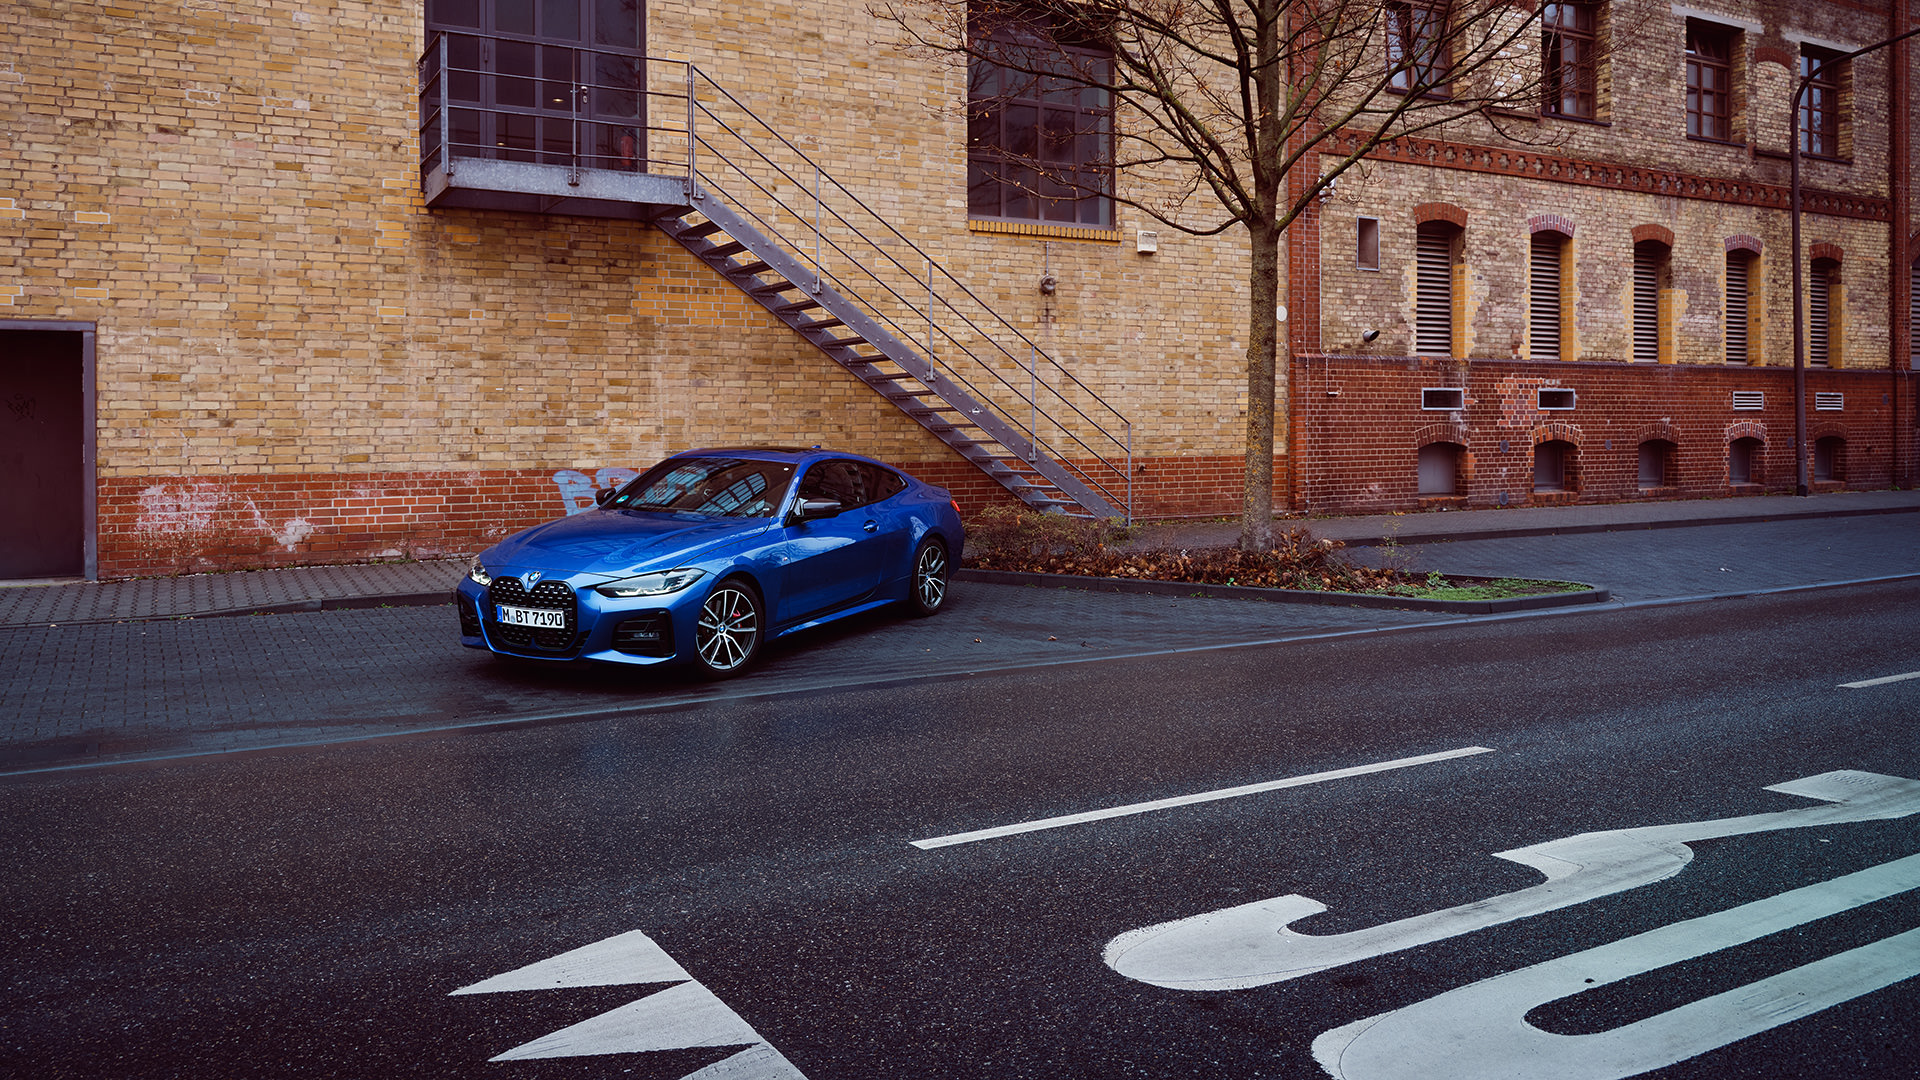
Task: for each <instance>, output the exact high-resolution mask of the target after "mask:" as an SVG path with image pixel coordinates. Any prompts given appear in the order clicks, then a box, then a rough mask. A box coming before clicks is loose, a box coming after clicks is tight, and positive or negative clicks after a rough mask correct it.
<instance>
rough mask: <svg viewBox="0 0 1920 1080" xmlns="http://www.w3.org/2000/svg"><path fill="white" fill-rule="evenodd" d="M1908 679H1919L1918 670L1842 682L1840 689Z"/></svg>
mask: <svg viewBox="0 0 1920 1080" xmlns="http://www.w3.org/2000/svg"><path fill="white" fill-rule="evenodd" d="M1908 679H1920V671H1909V672H1907V673H1906V674H1905V675H1882V676H1881V677H1880V678H1878V679H1861V680H1860V681H1859V682H1843V683H1841V684H1840V689H1842V690H1860V689H1864V688H1865V687H1869V686H1885V685H1886V684H1887V683H1891V682H1906V681H1907V680H1908Z"/></svg>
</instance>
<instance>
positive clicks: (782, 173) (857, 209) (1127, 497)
mask: <svg viewBox="0 0 1920 1080" xmlns="http://www.w3.org/2000/svg"><path fill="white" fill-rule="evenodd" d="M581 51H582V52H583V53H585V52H587V50H581ZM447 57H448V53H447V51H446V49H445V47H444V46H441V51H440V52H439V54H438V55H435V54H433V52H432V46H431V45H430V49H429V57H428V58H424V59H423V62H422V71H423V79H422V110H421V111H422V131H423V138H422V153H423V179H424V180H425V182H426V184H427V186H428V189H429V194H430V201H432V199H433V198H434V197H435V192H436V191H438V192H439V193H440V197H443V198H444V199H445V200H446V201H447V204H448V205H486V202H485V201H484V200H487V199H496V198H508V197H511V198H514V199H520V200H526V199H541V200H545V201H546V204H549V205H552V206H554V207H555V208H556V209H558V210H560V212H575V213H583V212H584V213H603V214H608V215H613V216H634V217H644V218H646V219H648V220H650V221H652V223H653V224H654V225H655V226H656V227H658V228H659V229H660V230H661V231H663V232H664V233H666V234H667V235H668V236H670V237H672V238H673V239H674V240H675V241H676V242H677V243H679V244H680V245H681V246H682V247H684V248H685V249H686V250H687V251H688V252H690V253H691V254H692V255H693V256H694V257H696V258H698V259H699V260H700V261H701V262H702V263H704V264H706V265H707V266H709V267H711V268H712V269H713V270H714V271H715V272H716V273H718V274H719V275H720V276H722V277H724V278H726V279H727V280H728V281H731V282H733V283H734V285H736V286H738V287H739V288H740V289H741V290H742V291H743V292H744V293H745V294H746V295H748V296H750V297H752V298H753V299H754V300H755V301H756V302H757V303H759V304H760V305H761V306H762V307H764V308H766V310H767V311H768V312H770V313H771V314H772V315H773V316H774V317H775V318H777V319H779V320H780V321H781V322H782V323H784V324H786V325H787V326H789V327H791V328H792V329H793V331H794V332H795V333H797V334H799V335H800V337H801V338H803V339H804V340H806V341H807V342H809V343H810V344H812V345H813V346H814V347H815V348H817V349H819V350H820V352H821V353H822V354H823V355H825V356H826V357H827V358H828V359H830V360H832V361H833V362H834V363H836V364H838V365H839V366H841V367H842V368H844V369H845V370H846V371H847V372H848V373H850V374H852V375H853V376H854V377H855V378H858V379H859V380H860V381H862V382H864V383H866V384H867V385H868V386H870V387H872V388H873V390H874V392H875V393H877V394H879V395H880V396H881V397H883V398H885V399H886V400H888V401H889V402H891V403H893V405H894V406H896V407H897V408H899V409H900V410H901V412H903V413H905V414H906V415H907V416H909V417H911V418H912V419H913V420H914V421H915V422H916V423H918V424H919V425H920V426H921V427H923V428H925V429H926V430H927V431H928V432H930V433H932V434H933V435H934V436H935V437H936V438H938V439H940V441H941V442H943V443H945V444H946V445H947V446H949V447H951V448H952V449H953V450H954V452H955V453H957V454H959V455H960V456H961V457H962V458H964V459H966V460H967V461H969V462H971V463H972V464H973V465H974V466H975V467H977V468H979V469H980V470H981V471H982V472H984V473H985V474H986V475H987V476H989V477H991V478H992V479H993V480H995V481H996V482H998V483H999V484H1000V485H1002V486H1003V487H1005V488H1006V489H1007V490H1008V491H1009V492H1011V493H1012V494H1013V495H1015V496H1016V497H1018V498H1019V499H1020V500H1021V501H1022V502H1023V503H1025V504H1026V505H1027V506H1029V507H1032V508H1034V509H1036V510H1043V511H1057V512H1062V513H1068V514H1076V515H1090V516H1096V517H1126V518H1131V516H1132V502H1133V498H1132V495H1133V489H1132V477H1133V462H1132V425H1131V423H1130V422H1129V421H1128V420H1127V419H1126V417H1124V416H1122V415H1121V414H1120V413H1119V412H1118V411H1117V410H1116V409H1114V408H1113V406H1111V405H1110V404H1108V403H1107V402H1106V401H1105V400H1103V399H1102V398H1101V397H1100V396H1099V395H1098V394H1096V393H1095V392H1094V391H1093V390H1092V388H1091V387H1089V386H1087V385H1086V384H1085V383H1083V382H1082V381H1081V380H1080V379H1079V378H1077V377H1075V376H1074V375H1073V374H1072V373H1071V372H1069V371H1067V370H1066V368H1065V367H1064V366H1062V364H1061V363H1060V361H1059V360H1057V359H1056V358H1054V357H1053V356H1051V355H1049V354H1048V353H1047V351H1046V350H1044V349H1042V348H1041V347H1040V346H1039V345H1037V344H1036V343H1035V342H1034V341H1033V340H1032V339H1031V338H1030V337H1029V336H1028V335H1027V334H1026V333H1025V332H1023V331H1022V330H1021V329H1019V328H1018V327H1016V326H1014V325H1013V324H1012V323H1010V322H1008V321H1007V320H1006V319H1005V318H1003V317H1001V316H1000V315H999V314H998V313H996V312H995V311H994V310H993V309H992V307H991V306H990V305H988V304H986V303H985V302H984V301H982V300H981V299H980V297H979V296H977V295H976V294H975V293H974V292H973V291H972V290H971V289H969V288H968V287H967V286H966V285H965V284H964V283H962V282H961V281H960V280H959V279H958V278H956V277H955V276H954V275H953V274H952V273H950V272H948V270H947V269H946V268H944V267H942V266H940V265H939V264H938V263H937V262H936V261H935V260H934V259H933V258H932V257H931V256H929V255H927V254H926V253H925V252H924V251H922V250H921V249H920V248H919V247H918V246H917V245H915V244H914V243H913V242H912V241H911V240H909V239H908V238H907V237H906V236H905V235H903V234H902V233H901V232H900V231H899V230H898V229H897V228H895V227H894V226H893V225H892V224H891V223H889V222H888V221H887V220H886V219H884V218H883V217H882V216H881V215H880V214H878V213H876V212H874V211H873V210H872V209H871V208H870V207H868V206H867V204H866V203H865V202H863V201H862V200H861V199H860V198H859V197H857V196H855V195H854V194H853V193H852V192H851V191H850V190H848V189H847V188H846V187H844V186H843V185H841V184H840V183H839V182H837V181H836V180H834V179H833V178H832V177H831V176H829V175H828V174H827V173H826V172H825V171H823V170H822V169H821V168H820V166H819V165H818V164H817V163H816V162H814V161H813V160H812V159H811V158H810V157H808V156H807V155H806V154H805V153H803V152H802V151H801V150H800V149H799V148H798V147H796V146H794V145H793V144H792V143H791V142H790V141H788V140H787V139H785V138H784V137H782V136H781V135H780V134H779V133H778V132H777V131H775V130H774V129H773V128H772V127H771V126H769V125H768V124H766V123H765V122H764V121H762V120H761V119H760V118H759V117H758V116H756V115H755V114H754V113H753V112H752V111H751V110H750V109H748V108H747V107H746V106H745V105H744V104H743V103H742V102H740V101H739V100H738V99H737V98H735V97H734V96H733V95H731V94H729V93H728V92H727V91H726V90H725V89H723V88H721V87H720V86H719V85H718V84H716V83H714V82H713V81H712V80H711V79H709V78H707V76H706V75H705V74H704V73H703V72H701V71H700V70H699V69H698V68H696V67H694V66H693V65H691V64H687V63H684V62H681V61H665V60H652V59H649V60H648V61H647V62H646V66H645V69H644V70H645V75H644V78H645V80H646V87H645V94H644V102H645V106H644V108H643V109H641V110H640V115H639V116H637V117H635V118H634V120H636V121H637V124H635V123H634V121H626V123H627V124H629V125H631V126H627V127H621V128H618V129H617V131H619V132H631V131H635V130H644V133H645V136H646V138H645V146H644V156H643V159H642V161H641V163H640V165H639V167H638V168H637V169H632V168H631V167H629V169H630V171H626V172H622V171H620V170H619V169H617V168H607V167H606V166H608V165H609V164H612V162H611V161H609V160H608V158H607V156H606V155H604V154H600V155H596V154H594V153H593V152H592V150H593V148H595V147H599V146H604V145H610V144H611V142H612V139H611V138H610V135H611V134H612V133H613V132H614V130H615V129H612V128H610V127H609V125H608V124H607V123H606V122H604V121H600V120H595V119H593V118H591V117H583V118H582V119H581V120H580V121H579V126H578V131H579V133H578V134H576V136H575V137H574V139H573V142H574V144H575V145H576V146H579V147H584V148H586V149H585V151H584V152H580V153H577V154H576V155H575V156H573V157H572V158H571V159H563V160H561V161H557V162H554V163H549V164H543V163H544V162H545V157H544V156H543V157H542V159H541V161H540V162H535V163H533V164H527V163H525V160H524V157H523V158H522V160H521V162H520V163H518V164H516V165H515V171H513V172H512V173H511V174H509V173H507V172H506V171H505V167H504V165H499V164H490V162H491V161H492V160H493V159H496V158H498V157H499V156H502V155H501V154H500V152H499V151H496V150H493V149H492V148H490V147H488V146H484V145H477V144H476V145H473V146H471V147H469V150H470V151H471V156H470V157H469V156H468V155H463V154H462V153H461V152H460V147H458V146H456V145H453V144H454V143H455V142H456V140H454V139H453V138H452V137H451V136H444V135H440V134H439V133H441V132H443V131H445V130H448V129H450V128H452V127H454V126H456V123H457V122H458V121H459V119H460V117H459V115H458V114H459V113H460V112H461V111H462V106H461V104H460V102H458V101H455V100H451V99H449V98H448V97H447V96H446V91H445V89H444V87H445V86H446V85H447V83H448V82H449V81H450V80H448V79H436V80H433V81H432V82H431V83H430V82H429V78H430V75H429V74H428V73H429V72H430V71H433V72H437V71H446V72H448V73H449V74H461V72H459V70H458V69H456V68H453V67H451V66H449V62H448V59H447ZM576 66H577V69H578V70H580V71H592V70H595V65H593V64H592V63H589V62H587V61H585V60H583V61H582V62H580V63H579V64H577V65H576ZM482 74H483V73H482ZM430 87H439V88H441V89H440V91H439V92H440V95H441V98H440V100H439V101H438V102H437V103H434V107H435V108H437V109H438V112H437V113H434V114H433V115H437V116H448V117H451V118H452V121H450V122H446V123H437V124H436V123H435V122H433V121H430V120H429V115H430V108H429V105H430V103H429V101H428V95H429V93H431V92H432V90H431V89H430ZM602 89H604V88H601V87H595V86H592V85H582V86H581V87H580V88H579V94H578V95H577V96H578V97H579V98H580V99H581V100H582V101H586V100H589V99H593V98H594V97H595V95H596V94H597V93H598V91H600V90H602ZM466 111H469V112H472V111H476V110H474V109H471V108H469V109H467V110H466ZM596 128H605V129H607V130H599V131H596ZM429 136H434V137H438V138H440V139H441V140H442V141H441V142H440V143H439V145H438V146H437V147H435V146H433V145H431V144H430V143H429ZM434 150H437V153H438V158H437V161H438V165H437V166H435V165H434V164H433V161H434V159H433V158H432V157H431V156H430V151H434ZM543 153H544V152H543ZM562 165H564V166H565V167H564V169H562V168H561V166H562ZM456 166H457V168H456ZM490 169H491V170H493V172H491V173H490V172H489V170H490ZM548 173H551V175H546V174H548ZM563 173H564V175H563ZM493 175H498V176H500V177H501V179H500V180H493V179H490V177H491V176H493ZM476 177H478V179H475V178H476ZM476 184H479V185H487V186H493V187H496V188H501V189H504V188H507V187H508V186H509V185H510V186H511V190H510V191H509V190H496V191H490V192H483V193H480V194H475V193H474V192H473V191H472V187H473V185H476ZM563 185H564V186H563ZM456 200H457V201H456ZM476 200H478V201H476ZM637 202H644V204H645V205H643V206H642V205H636V203H637ZM499 205H501V206H502V207H503V208H517V207H519V206H521V205H524V204H523V203H504V202H503V203H500V204H499Z"/></svg>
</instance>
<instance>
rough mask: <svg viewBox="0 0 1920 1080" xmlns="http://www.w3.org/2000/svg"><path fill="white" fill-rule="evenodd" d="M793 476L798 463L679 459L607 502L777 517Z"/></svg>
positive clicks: (614, 505) (619, 505)
mask: <svg viewBox="0 0 1920 1080" xmlns="http://www.w3.org/2000/svg"><path fill="white" fill-rule="evenodd" d="M792 478H793V466H792V465H789V464H786V463H784V462H779V461H751V460H748V459H745V458H722V457H711V458H674V459H672V460H671V461H663V462H661V463H660V464H658V465H655V466H654V467H653V468H651V469H648V470H647V471H646V472H645V473H643V474H641V475H640V476H639V477H636V478H635V479H634V480H633V481H632V482H631V483H629V484H628V485H627V486H626V487H623V488H621V489H620V491H619V493H618V494H616V495H614V496H613V498H611V499H608V500H607V506H608V508H610V509H614V510H654V511H664V512H668V513H677V514H702V515H705V516H708V517H743V518H754V517H772V516H773V514H774V511H776V510H778V509H779V508H780V500H781V498H782V497H783V496H784V495H785V494H786V492H787V481H789V480H791V479H792Z"/></svg>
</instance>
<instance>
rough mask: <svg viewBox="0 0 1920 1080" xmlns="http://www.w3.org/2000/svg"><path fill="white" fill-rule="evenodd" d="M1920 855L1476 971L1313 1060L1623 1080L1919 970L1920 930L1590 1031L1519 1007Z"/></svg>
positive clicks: (1735, 938) (1526, 1078) (1349, 1033)
mask: <svg viewBox="0 0 1920 1080" xmlns="http://www.w3.org/2000/svg"><path fill="white" fill-rule="evenodd" d="M1915 888H1920V855H1909V856H1907V857H1906V858H1904V859H1897V860H1895V861H1893V862H1890V863H1883V864H1881V865H1880V866H1876V867H1872V868H1870V869H1867V870H1862V871H1859V872H1858V873H1853V874H1847V875H1845V876H1844V877H1838V878H1835V879H1833V880H1832V881H1826V882H1822V883H1820V884H1818V885H1808V886H1806V887H1805V888H1800V889H1794V890H1793V891H1791V892H1785V893H1781V894H1780V895H1778V896H1773V897H1769V898H1767V899H1765V900H1758V901H1755V902H1753V903H1751V904H1743V905H1741V906H1740V907H1736V908H1732V909H1730V910H1727V911H1722V912H1718V913H1716V914H1713V915H1707V916H1704V917H1701V918H1698V919H1689V920H1687V921H1686V922H1680V923H1674V924H1672V925H1670V926H1663V927H1661V928H1660V929H1658V930H1650V931H1648V932H1646V933H1644V934H1637V935H1635V936H1633V937H1630V938H1627V939H1625V940H1622V941H1616V942H1613V943H1612V944H1609V945H1602V946H1600V947H1599V948H1595V949H1588V950H1587V951H1585V952H1579V953H1574V954H1573V955H1571V956H1564V957H1561V958H1560V959H1558V960H1549V961H1547V962H1546V963H1542V964H1535V965H1533V966H1532V967H1529V968H1522V969H1521V970H1519V971H1514V972H1509V973H1507V974H1505V975H1498V976H1495V977H1494V978H1491V979H1483V980H1481V981H1480V982H1477V983H1473V984H1471V985H1469V986H1463V987H1461V988H1460V989H1458V990H1450V991H1448V992H1446V993H1444V994H1439V995H1437V996H1435V997H1430V998H1428V999H1426V1000H1425V1001H1421V1002H1417V1003H1415V1004H1413V1005H1409V1006H1407V1007H1406V1008H1404V1009H1397V1010H1395V1011H1393V1012H1390V1013H1383V1014H1382V1015H1379V1016H1374V1017H1370V1018H1368V1019H1365V1020H1361V1021H1358V1022H1356V1023H1352V1024H1348V1025H1346V1026H1344V1027H1339V1028H1335V1029H1334V1030H1332V1031H1329V1032H1327V1033H1325V1034H1323V1035H1321V1036H1320V1037H1319V1038H1317V1039H1315V1040H1314V1041H1313V1056H1314V1059H1315V1060H1317V1061H1319V1062H1320V1065H1321V1067H1322V1068H1324V1069H1326V1071H1327V1072H1328V1073H1329V1074H1331V1075H1333V1076H1335V1077H1338V1078H1340V1080H1427V1078H1430V1077H1436V1076H1446V1077H1455V1078H1459V1080H1466V1078H1472V1080H1541V1078H1548V1077H1550V1078H1552V1080H1621V1078H1623V1077H1628V1076H1637V1075H1639V1074H1640V1073H1643V1072H1649V1071H1651V1070H1653V1069H1659V1068H1664V1067H1666V1066H1668V1065H1671V1064H1673V1063H1674V1062H1677V1061H1684V1060H1686V1059H1687V1058H1690V1057H1694V1056H1696V1055H1699V1054H1704V1053H1706V1052H1707V1051H1709V1050H1712V1049H1715V1048H1717V1047H1721V1046H1725V1045H1727V1044H1728V1043H1731V1042H1735V1041H1737V1040H1739V1039H1744V1038H1747V1037H1748V1036H1751V1035H1757V1034H1759V1033H1760V1032H1763V1031H1766V1030H1768V1029H1770V1028H1774V1027H1778V1026H1779V1025H1781V1024H1785V1023H1789V1022H1791V1021H1794V1020H1798V1019H1800V1018H1802V1017H1805V1016H1811V1015H1812V1014H1814V1013H1817V1012H1819V1011H1821V1010H1822V1009H1827V1008H1831V1007H1833V1006H1835V1005H1838V1004H1840V1003H1841V1002H1843V1001H1850V1000H1852V999H1853V998H1856V997H1859V996H1861V995H1862V994H1867V993H1870V992H1872V991H1874V990H1878V989H1881V988H1883V987H1887V986H1891V985H1893V984H1894V983H1897V982H1901V981H1902V980H1905V979H1910V978H1913V977H1914V976H1915V975H1920V930H1908V931H1906V932H1905V933H1901V934H1895V935H1894V936H1892V937H1888V938H1883V939H1881V940H1879V941H1876V942H1874V943H1873V944H1871V945H1863V946H1861V947H1859V948H1857V949H1849V950H1847V951H1846V952H1842V953H1837V954H1835V955H1833V956H1829V957H1826V958H1825V959H1821V960H1816V961H1814V962H1812V963H1810V964H1805V965H1803V966H1801V967H1797V968H1794V969H1793V970H1791V971H1784V972H1781V973H1780V974H1778V975H1774V976H1771V977H1769V978H1765V979H1761V980H1758V981H1757V982H1752V983H1749V984H1747V985H1746V986H1742V987H1738V988H1736V989H1733V990H1728V991H1726V992H1725V993H1721V994H1715V995H1713V996H1712V997H1707V998H1702V999H1700V1000H1699V1001H1694V1002H1690V1003H1688V1004H1686V1005H1682V1006H1679V1007H1678V1008H1674V1009H1669V1010H1667V1011H1666V1012H1663V1013H1660V1014H1658V1015H1655V1016H1650V1017H1647V1018H1646V1019H1644V1020H1638V1021H1635V1022H1633V1023H1631V1024H1624V1025H1622V1026H1620V1027H1617V1028H1614V1029H1613V1030H1612V1031H1603V1032H1598V1033H1595V1034H1592V1035H1554V1034H1550V1033H1548V1032H1545V1031H1541V1030H1540V1029H1539V1028H1536V1027H1534V1026H1533V1025H1532V1024H1529V1023H1527V1022H1526V1020H1525V1017H1526V1014H1527V1012H1528V1011H1529V1010H1531V1009H1534V1008H1537V1007H1539V1006H1541V1005H1544V1004H1546V1003H1547V1002H1549V1001H1556V1000H1558V999H1561V998H1565V997H1571V996H1573V995H1575V994H1579V993H1581V992H1583V991H1586V990H1592V989H1595V988H1596V987H1601V986H1605V985H1607V984H1608V983H1611V982H1616V981H1618V980H1620V979H1625V978H1628V977H1630V976H1634V975H1638V974H1641V973H1642V972H1647V971H1653V970H1656V969H1658V968H1662V967H1666V966H1668V965H1670V964H1677V963H1679V962H1681V961H1683V960H1690V959H1692V958H1694V957H1697V956H1704V955H1706V954H1707V953H1710V952H1717V951H1719V950H1721V949H1726V948H1730V947H1732V946H1734V945H1739V944H1743V943H1745V942H1748V941H1753V940H1755V939H1757V938H1761V937H1764V936H1766V935H1768V934H1773V933H1778V932H1779V931H1781V930H1786V929H1789V928H1791V927H1795V926H1800V925H1802V924H1804V923H1809V922H1812V921H1813V920H1815V919H1821V918H1825V917H1827V916H1829V915H1835V914H1838V913H1840V912H1843V911H1847V910H1849V909H1852V908H1856V907H1859V906H1861V905H1862V904H1868V903H1872V902H1873V901H1875V900H1880V899H1884V898H1886V897H1889V896H1894V895H1897V894H1899V893H1903V892H1906V891H1908V890H1911V889H1915Z"/></svg>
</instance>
